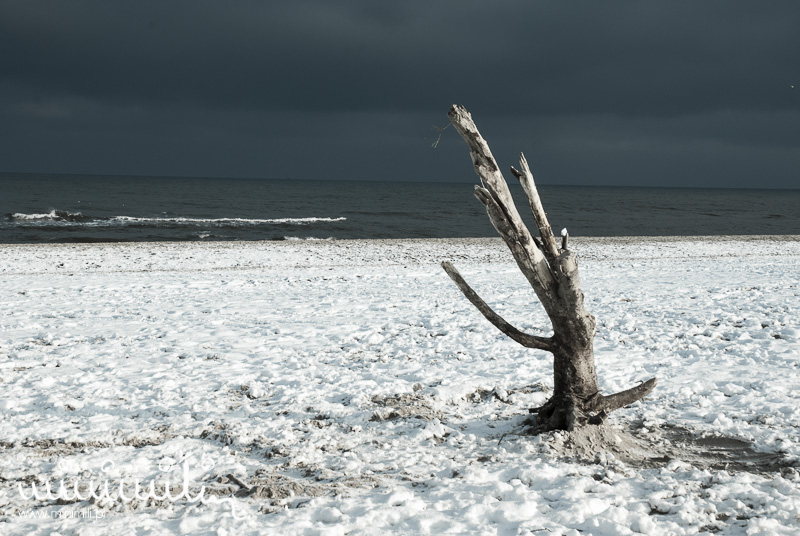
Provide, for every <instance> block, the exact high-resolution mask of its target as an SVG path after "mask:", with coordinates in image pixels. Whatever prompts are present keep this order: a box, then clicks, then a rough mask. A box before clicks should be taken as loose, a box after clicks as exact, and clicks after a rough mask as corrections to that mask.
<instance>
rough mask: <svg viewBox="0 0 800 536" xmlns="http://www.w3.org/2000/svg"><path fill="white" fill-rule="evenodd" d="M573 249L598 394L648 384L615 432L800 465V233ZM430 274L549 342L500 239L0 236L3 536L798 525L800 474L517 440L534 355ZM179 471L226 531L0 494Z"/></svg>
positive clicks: (657, 530) (154, 511) (542, 367)
mask: <svg viewBox="0 0 800 536" xmlns="http://www.w3.org/2000/svg"><path fill="white" fill-rule="evenodd" d="M571 246H572V248H573V249H574V251H576V253H577V254H578V256H579V261H580V265H581V274H582V279H583V282H584V283H583V287H584V291H585V293H586V299H587V308H588V309H589V310H590V312H592V313H593V314H594V315H595V316H596V317H597V319H598V334H597V337H596V359H597V368H598V373H599V377H600V378H599V379H600V384H601V387H602V388H603V390H604V391H607V392H611V391H615V390H619V389H621V388H625V387H628V386H630V385H631V384H632V383H635V382H636V381H641V380H643V379H646V378H649V377H651V376H658V377H659V387H658V388H657V390H656V391H655V392H654V393H653V395H652V396H650V397H648V398H647V399H646V400H645V401H643V402H641V403H639V404H637V405H635V406H633V407H631V408H628V409H626V410H622V411H619V412H616V413H615V414H613V415H612V422H613V423H614V424H615V425H617V426H619V427H631V428H636V429H637V430H638V431H639V433H642V434H653V435H658V434H659V433H661V432H660V431H661V430H663V429H664V427H665V426H666V425H670V424H672V425H677V426H680V427H681V428H682V429H687V430H691V431H692V432H693V433H696V434H697V435H702V434H705V435H712V436H725V437H728V438H734V439H738V440H741V441H746V442H750V443H752V446H753V448H754V449H755V450H757V451H761V452H768V453H773V454H779V455H780V456H782V458H783V459H784V460H788V461H789V462H792V461H794V460H798V459H800V438H798V434H797V422H798V420H799V418H800V404H798V400H797V398H798V396H800V395H798V394H796V393H798V392H800V377H799V376H800V374H798V372H799V371H798V365H800V342H798V337H799V336H800V287H799V286H798V280H799V279H800V236H769V237H750V236H729V237H656V238H654V237H641V238H639V237H629V238H580V237H578V238H576V239H574V240H573V241H572V244H571ZM442 260H450V261H452V262H453V263H454V264H455V265H456V266H457V267H459V269H460V270H461V272H462V273H463V274H464V276H465V277H467V278H468V279H469V281H470V282H471V283H472V284H473V286H475V288H476V289H477V290H478V291H479V292H480V293H481V294H482V295H483V296H484V297H485V298H486V299H487V301H490V303H492V304H495V305H496V306H497V308H498V311H499V312H500V313H501V314H502V315H503V316H504V317H505V318H506V319H508V320H509V321H510V322H512V323H514V324H515V325H517V326H518V327H520V328H521V329H527V330H531V331H533V332H537V331H536V330H537V329H539V328H542V329H544V328H546V327H547V324H546V323H547V319H546V317H545V315H544V313H543V311H542V310H541V308H540V307H539V306H538V305H537V304H535V296H534V295H533V293H532V291H530V289H529V287H527V286H526V283H525V281H524V279H523V278H522V276H521V275H520V274H519V273H518V272H517V270H516V267H515V265H514V263H513V260H512V258H511V256H510V254H509V253H508V251H507V250H506V249H505V246H504V245H503V244H502V243H501V242H500V240H499V239H425V240H334V241H285V242H210V243H199V242H179V243H165V242H151V243H130V244H127V243H114V244H54V245H0V379H2V381H0V412H2V413H0V418H1V419H2V424H0V427H2V428H1V430H2V433H0V440H1V441H2V450H0V515H2V518H0V529H2V530H0V532H3V533H9V534H49V533H50V531H52V530H55V529H58V530H61V531H65V532H66V533H70V532H69V531H75V533H79V534H82V535H89V534H106V533H109V532H119V533H120V534H126V533H128V532H130V533H134V531H137V530H138V531H140V532H144V533H148V532H152V533H154V534H157V533H183V534H271V533H275V532H281V533H286V534H322V533H324V534H360V533H364V534H374V533H376V532H380V531H383V532H386V533H392V532H398V533H414V534H417V533H419V534H426V533H432V534H439V533H443V532H446V531H451V532H453V533H469V532H479V533H484V534H495V533H496V534H508V533H511V534H517V533H521V534H524V533H532V534H537V533H541V532H537V531H540V530H545V529H546V530H547V531H549V532H548V533H550V534H578V532H576V531H578V530H580V531H582V533H583V534H588V533H591V534H595V535H597V534H632V533H637V532H638V533H645V534H665V533H670V532H671V533H674V534H695V533H697V532H698V531H700V532H703V531H711V530H719V531H721V533H723V534H796V533H797V532H798V531H800V522H799V521H798V516H800V478H798V476H797V473H796V471H794V470H793V469H792V470H787V471H784V472H783V474H781V473H780V472H774V473H767V474H753V473H749V472H738V473H734V472H728V471H724V470H721V469H711V468H704V467H696V466H695V467H693V466H692V465H690V464H689V463H686V462H681V461H677V460H673V461H672V462H669V463H668V464H667V465H666V466H665V467H663V468H656V469H642V470H639V469H633V468H630V467H626V466H624V464H620V463H618V462H616V461H614V460H608V459H603V460H598V462H599V463H597V464H581V463H576V462H570V461H566V460H562V459H559V457H558V456H557V452H555V451H554V447H553V445H552V444H551V441H549V440H548V439H543V438H529V437H522V436H518V435H514V433H515V431H517V430H518V429H519V425H520V423H521V421H522V419H524V417H526V416H527V408H528V407H531V406H535V405H538V404H540V403H541V402H543V401H544V400H545V399H546V397H547V388H548V385H550V384H551V381H552V380H551V378H550V375H551V370H550V362H549V359H548V355H547V354H545V353H542V352H536V351H530V350H525V349H523V348H521V347H518V346H517V345H515V344H514V343H513V342H511V341H509V340H507V339H504V338H503V336H502V335H501V334H500V333H499V332H497V331H496V330H495V329H494V328H493V327H492V326H491V325H489V324H488V323H487V322H486V321H485V320H483V319H482V318H481V317H480V315H479V314H478V313H477V312H476V311H474V310H473V309H472V308H471V306H470V304H469V303H468V302H467V301H466V300H465V299H464V298H463V297H462V296H461V295H460V293H459V292H458V290H457V289H456V288H455V287H454V285H452V283H451V282H450V281H449V279H448V278H447V276H446V275H445V274H444V272H443V271H442V270H441V268H440V267H439V262H440V261H442ZM539 333H544V331H539ZM501 438H502V441H500V440H501ZM104 462H113V467H111V466H110V465H106V466H105V468H106V469H107V471H106V472H103V471H102V469H103V467H102V464H103V463H104ZM184 462H186V463H188V464H189V466H190V470H189V473H188V475H189V477H190V481H191V491H192V495H195V494H196V493H197V492H198V491H199V490H200V489H201V488H205V489H206V493H207V494H209V495H210V494H211V493H212V492H213V493H214V494H216V495H218V496H219V497H222V498H230V501H232V502H235V505H236V506H235V508H236V511H237V515H239V516H242V518H241V519H234V517H233V516H232V515H231V513H230V512H231V507H230V504H229V503H220V504H212V503H209V504H205V505H204V504H196V503H189V502H188V501H186V500H178V501H169V500H162V501H155V503H154V504H149V505H148V504H145V501H139V502H138V503H137V502H135V501H134V502H131V503H125V502H124V501H120V500H118V501H117V502H116V503H114V504H103V503H102V502H101V503H100V504H89V503H88V502H81V501H79V502H76V503H73V504H66V505H63V504H62V505H56V504H55V503H54V501H38V500H26V499H24V498H23V497H21V496H20V494H19V491H18V489H17V488H18V486H20V485H24V486H29V485H30V483H31V482H37V481H38V482H40V483H41V482H44V481H46V480H50V481H56V482H57V481H58V480H60V479H62V478H63V479H65V480H66V481H67V482H68V483H81V482H87V483H88V481H89V477H90V476H91V477H92V478H94V480H95V481H96V482H97V481H99V480H102V479H103V478H106V479H110V480H111V482H112V484H114V483H117V482H120V481H121V480H122V479H129V480H132V479H140V480H141V481H142V482H145V483H146V482H147V481H149V480H152V479H158V478H159V477H160V478H164V475H165V474H166V473H164V471H162V469H164V468H171V467H176V468H177V467H182V466H183V465H182V464H183V463H184ZM600 462H602V463H600ZM159 466H160V469H159ZM182 474H183V473H180V471H179V470H178V469H175V471H174V472H173V473H170V474H169V475H168V476H169V477H170V479H171V480H170V481H171V482H173V483H178V482H180V480H181V475H182ZM242 486H245V487H242ZM25 489H26V490H27V489H29V488H28V487H26V488H25ZM82 509H89V511H91V512H92V515H94V516H95V517H94V518H92V519H86V518H80V517H76V516H72V517H69V516H67V515H62V516H61V517H59V516H58V514H57V512H59V511H79V510H82ZM26 512H32V513H34V514H35V513H36V512H39V513H42V512H44V513H45V514H46V515H47V518H46V519H33V518H26V517H25V515H26ZM54 512H56V514H54ZM99 514H102V515H99ZM31 515H33V514H31ZM126 531H128V532H126Z"/></svg>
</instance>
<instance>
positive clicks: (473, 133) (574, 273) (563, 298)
mask: <svg viewBox="0 0 800 536" xmlns="http://www.w3.org/2000/svg"><path fill="white" fill-rule="evenodd" d="M448 116H449V117H450V122H451V123H452V124H453V126H455V128H456V130H457V131H458V133H459V134H460V135H461V137H462V138H463V139H464V141H465V142H466V143H467V146H469V149H470V155H471V156H472V163H473V165H474V167H475V172H476V173H477V174H478V177H479V179H480V181H481V184H482V186H475V197H477V198H478V200H479V201H480V202H481V203H483V205H484V206H485V207H486V212H487V214H488V215H489V219H490V220H491V222H492V225H494V227H495V229H496V230H497V232H498V233H499V234H500V236H501V237H502V238H503V241H504V242H505V243H506V245H507V246H508V248H509V250H511V254H512V255H513V256H514V260H516V262H517V266H518V267H519V269H520V271H521V272H522V273H523V275H525V278H526V279H527V280H528V282H529V283H530V285H531V287H533V290H534V292H535V293H536V296H537V297H538V298H539V301H540V302H541V303H542V305H543V306H544V309H545V311H546V312H547V315H548V317H549V318H550V322H551V324H552V328H553V335H552V336H551V337H537V336H534V335H529V334H527V333H523V332H522V331H520V330H518V329H517V328H515V327H514V326H512V325H511V324H509V323H508V322H506V321H505V320H504V319H503V318H502V317H501V316H500V315H498V314H497V313H496V312H494V311H493V310H492V309H491V308H490V307H489V306H488V305H487V304H486V302H485V301H484V300H483V299H481V297H480V296H478V294H477V293H476V292H475V291H474V290H473V289H472V288H471V287H470V286H469V285H468V284H467V282H466V281H465V280H464V278H463V277H461V274H459V273H458V270H456V269H455V267H453V265H452V264H450V263H449V262H443V263H442V266H443V267H444V269H445V271H446V272H447V274H448V275H449V276H450V278H451V279H452V280H453V281H454V282H455V283H456V285H457V286H458V288H459V289H460V290H461V292H462V293H463V294H464V296H466V297H467V299H469V301H470V302H471V303H472V304H473V305H474V306H475V307H476V308H477V309H478V310H479V311H480V312H481V314H483V316H484V317H486V319H487V320H489V322H491V323H492V324H493V325H494V326H495V327H497V328H498V329H499V330H500V331H502V332H503V333H505V334H506V335H508V336H509V337H510V338H511V339H513V340H515V341H516V342H518V343H520V344H521V345H523V346H525V347H528V348H534V349H539V350H546V351H548V352H551V353H552V354H553V379H554V388H553V395H552V397H551V398H550V399H549V400H548V401H547V403H545V405H544V406H542V407H541V408H535V409H532V410H531V412H533V413H536V423H537V428H538V430H540V431H547V430H555V429H564V430H572V429H573V428H574V427H575V426H581V425H584V424H599V423H601V422H603V421H604V420H605V418H606V416H607V415H608V413H610V412H611V411H614V410H615V409H619V408H621V407H623V406H627V405H629V404H632V403H633V402H636V401H637V400H639V399H641V398H643V397H644V396H646V395H647V394H648V393H650V392H651V391H652V390H653V388H654V387H655V385H656V379H655V378H653V379H651V380H648V381H647V382H644V383H642V384H641V385H638V386H636V387H633V388H631V389H628V390H626V391H622V392H620V393H616V394H613V395H610V396H603V395H602V394H600V388H599V386H598V384H597V373H596V371H595V366H594V349H593V346H592V341H593V339H594V334H595V326H596V323H595V318H594V316H592V315H591V314H589V312H588V311H586V309H585V308H584V305H583V292H582V291H581V285H580V279H579V277H578V263H577V259H576V258H575V256H574V255H573V254H572V252H570V251H568V250H567V236H568V235H567V233H566V229H565V230H564V231H562V247H561V250H560V251H559V249H558V245H557V241H556V238H555V236H554V235H553V231H552V229H551V227H550V223H549V222H548V220H547V215H546V214H545V212H544V208H543V207H542V203H541V200H540V199H539V194H538V192H537V190H536V184H535V183H534V180H533V174H532V173H531V171H530V168H529V167H528V162H527V161H526V160H525V156H524V155H522V154H520V170H519V171H518V170H516V169H514V168H513V167H512V168H511V171H512V173H513V174H514V175H515V176H516V177H517V178H518V179H519V180H520V183H521V184H522V188H523V190H524V191H525V195H526V196H527V198H528V203H529V205H530V209H531V212H532V213H533V217H534V220H535V221H536V226H537V228H538V231H539V237H540V238H539V239H537V238H536V237H534V236H532V235H531V233H530V231H529V230H528V228H527V226H526V225H525V223H524V222H523V221H522V218H521V217H520V215H519V212H517V209H516V207H515V206H514V200H513V199H512V198H511V193H510V192H509V190H508V185H507V184H506V181H505V179H504V178H503V175H502V173H500V168H499V167H498V166H497V162H496V161H495V159H494V157H493V156H492V153H491V151H490V150H489V145H488V144H487V143H486V141H485V140H484V139H483V137H482V136H481V135H480V133H479V132H478V129H477V127H476V126H475V123H474V122H473V121H472V116H471V115H470V114H469V112H467V110H466V109H465V108H464V107H463V106H457V105H454V106H453V107H452V108H451V109H450V112H449V113H448Z"/></svg>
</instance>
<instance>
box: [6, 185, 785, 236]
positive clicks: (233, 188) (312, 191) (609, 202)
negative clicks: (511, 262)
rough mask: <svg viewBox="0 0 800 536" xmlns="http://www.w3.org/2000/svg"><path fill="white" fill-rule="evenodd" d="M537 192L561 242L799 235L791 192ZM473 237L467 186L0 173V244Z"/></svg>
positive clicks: (476, 230) (485, 228) (478, 209)
mask: <svg viewBox="0 0 800 536" xmlns="http://www.w3.org/2000/svg"><path fill="white" fill-rule="evenodd" d="M512 191H513V193H514V195H515V197H516V199H517V207H518V209H519V210H520V212H521V213H522V214H523V217H527V216H528V215H529V211H528V209H527V203H526V201H525V200H524V196H523V194H522V190H521V189H520V188H519V187H518V186H517V185H516V184H515V185H513V187H512ZM540 194H541V197H542V201H543V203H544V206H545V209H546V210H547V211H548V215H549V217H550V222H551V224H552V226H553V228H554V230H556V232H558V231H559V230H560V229H561V228H562V227H567V228H568V229H569V232H570V235H572V236H628V235H638V236H670V235H681V236H693V235H737V234H738V235H746V234H800V190H735V189H699V188H698V189H689V188H626V187H583V186H547V185H542V186H540ZM530 220H532V218H530V219H529V221H530ZM478 236H496V234H495V231H494V229H493V228H492V226H491V224H490V223H489V220H488V218H487V217H486V214H485V212H484V210H483V207H482V206H481V204H480V203H479V202H478V201H477V200H476V199H475V198H474V197H473V195H472V185H471V184H467V183H464V184H452V183H391V182H334V181H300V180H266V179H264V180H247V179H189V178H154V177H98V176H76V175H19V174H17V175H15V174H9V173H5V174H0V243H36V242H98V241H153V240H285V239H293V238H331V237H332V238H428V237H430V238H434V237H478Z"/></svg>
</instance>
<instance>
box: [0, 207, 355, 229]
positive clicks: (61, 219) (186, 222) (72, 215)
mask: <svg viewBox="0 0 800 536" xmlns="http://www.w3.org/2000/svg"><path fill="white" fill-rule="evenodd" d="M6 219H7V220H8V221H11V222H15V223H18V224H21V225H47V224H57V225H76V224H77V225H88V226H99V227H110V226H128V225H130V226H144V227H151V226H152V227H161V226H218V227H242V226H258V225H311V224H315V223H332V222H341V221H347V218H345V217H339V218H325V217H308V218H266V219H257V218H188V217H138V216H112V217H109V218H99V217H92V216H85V215H84V214H82V213H80V212H68V211H66V210H51V211H50V212H48V213H44V214H23V213H19V212H17V213H14V214H8V215H7V217H6Z"/></svg>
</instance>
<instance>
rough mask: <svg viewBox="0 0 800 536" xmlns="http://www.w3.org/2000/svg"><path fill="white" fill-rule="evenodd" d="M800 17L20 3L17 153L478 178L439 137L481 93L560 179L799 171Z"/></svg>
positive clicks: (497, 7)
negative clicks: (455, 106) (450, 118)
mask: <svg viewBox="0 0 800 536" xmlns="http://www.w3.org/2000/svg"><path fill="white" fill-rule="evenodd" d="M797 28H800V5H798V4H797V3H796V2H789V1H787V2H749V1H737V0H728V1H717V2H689V1H686V2H682V1H670V2H667V1H663V2H654V1H629V2H627V1H615V2H588V1H586V2H530V1H526V2H523V1H517V2H512V1H499V2H464V1H455V0H454V1H439V2H415V1H409V2H391V3H389V2H374V1H368V0H364V1H361V2H346V1H345V2H328V1H317V2H315V1H293V2H255V1H241V2H209V1H191V2H189V1H186V2H182V1H170V2H163V1H158V2H156V1H137V2H123V1H108V0H106V1H92V2H86V1H84V2H58V1H54V2H39V1H35V0H27V1H24V2H10V1H4V2H1V3H0V50H3V51H4V53H3V54H2V55H0V97H2V101H0V114H1V115H0V120H2V122H3V124H2V126H0V143H2V148H0V163H1V164H0V165H1V166H2V167H3V168H5V169H8V170H20V171H51V172H57V171H64V172H98V173H148V174H181V175H231V176H233V175H237V176H287V175H292V176H300V177H309V178H312V177H314V178H339V179H344V178H356V179H377V178H392V179H406V180H451V179H456V178H458V179H461V178H462V177H463V179H464V180H468V179H469V178H470V177H469V175H468V174H466V176H465V173H464V172H465V169H464V167H454V166H453V162H454V158H460V159H459V160H457V162H458V163H459V165H462V162H464V161H465V160H466V157H465V155H464V154H463V153H464V148H463V147H462V146H461V145H460V141H459V140H457V139H455V135H454V133H453V132H452V131H446V132H445V135H444V136H443V142H442V144H441V145H440V147H439V149H437V150H436V151H433V150H431V149H430V143H431V141H432V140H433V139H434V138H435V133H434V132H432V131H430V130H429V128H430V125H431V124H432V123H438V124H444V123H445V122H446V118H445V117H444V113H445V112H446V110H447V107H448V106H449V105H450V104H451V103H452V102H461V103H464V104H465V105H467V106H468V108H469V109H470V110H472V111H473V113H474V114H475V117H476V121H478V124H479V126H481V128H482V129H483V130H484V133H485V134H486V135H487V138H489V140H490V142H492V144H493V147H496V153H498V156H500V155H503V156H506V153H508V156H509V157H513V153H514V152H515V151H518V150H520V149H522V150H525V151H527V152H529V153H534V154H536V155H537V156H538V160H539V161H540V166H541V168H539V169H541V170H544V171H545V172H546V174H545V176H544V178H543V179H542V180H543V181H544V182H565V183H608V184H659V185H683V184H697V183H698V181H700V182H701V183H704V184H708V185H730V186H747V185H749V186H764V185H768V186H783V187H797V185H798V184H797V182H796V181H797V178H798V177H797V169H798V165H800V157H799V156H798V151H800V127H798V126H797V125H798V121H797V120H798V119H799V118H800V65H798V64H799V63H800V61H798V53H797V51H798V50H800V32H798V31H797ZM792 85H795V86H797V87H796V88H795V89H794V90H793V89H792V88H791V86H792ZM456 155H458V156H456ZM503 163H504V164H505V163H506V162H505V161H503ZM468 164H469V163H468V160H467V161H466V164H463V165H465V166H466V171H469V169H468V167H469V166H468ZM744 170H747V172H745V171H744ZM753 170H757V171H760V173H759V175H762V176H763V177H762V178H761V179H759V180H756V179H754V178H753V175H752V172H753Z"/></svg>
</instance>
